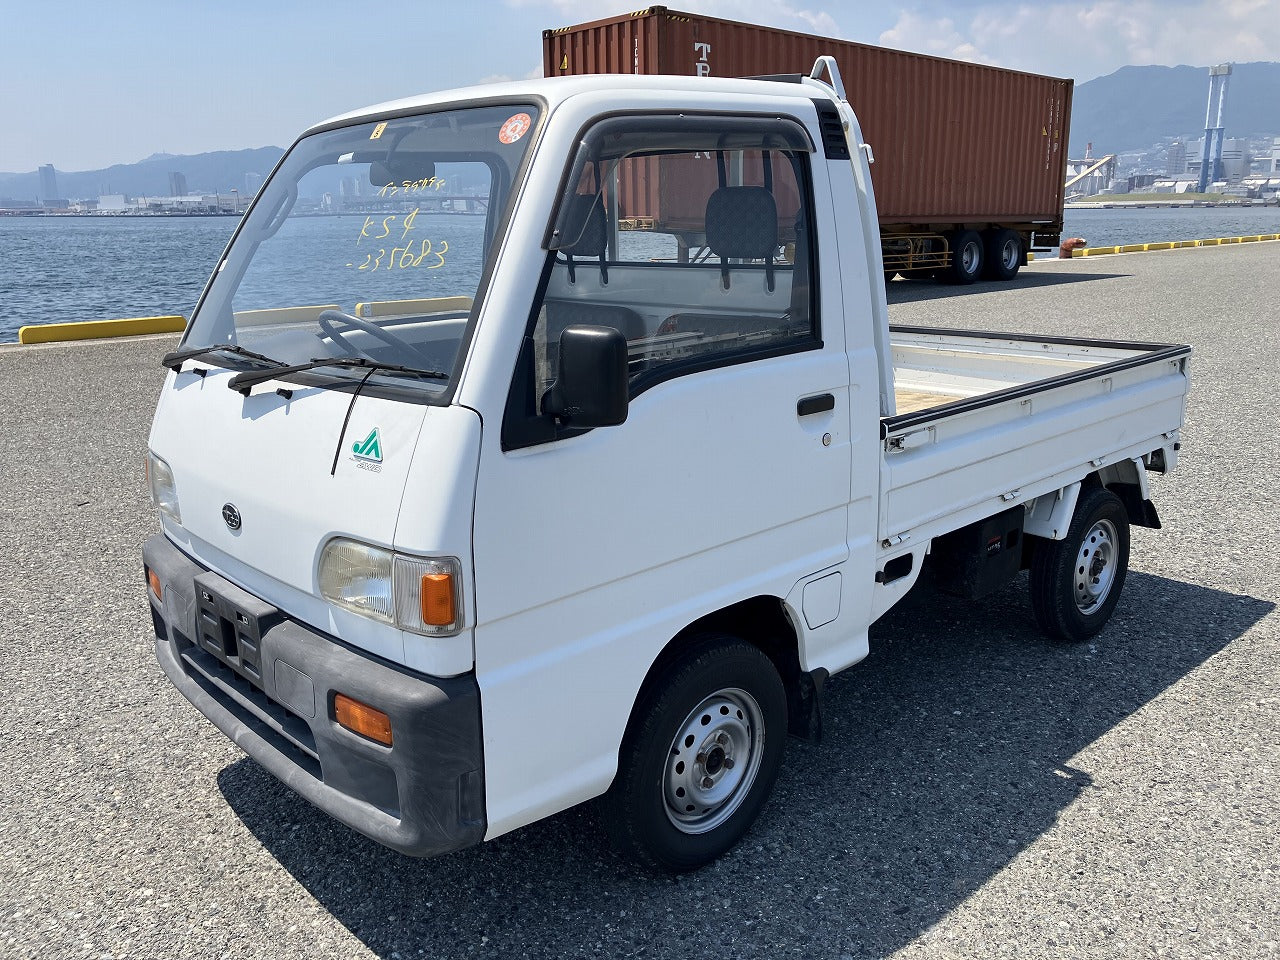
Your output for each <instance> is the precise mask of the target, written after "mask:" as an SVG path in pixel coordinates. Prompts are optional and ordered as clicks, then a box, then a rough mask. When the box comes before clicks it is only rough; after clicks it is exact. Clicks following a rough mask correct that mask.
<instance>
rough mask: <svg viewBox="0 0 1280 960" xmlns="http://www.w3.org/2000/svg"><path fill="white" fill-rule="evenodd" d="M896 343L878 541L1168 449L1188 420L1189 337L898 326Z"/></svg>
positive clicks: (950, 522) (993, 509)
mask: <svg viewBox="0 0 1280 960" xmlns="http://www.w3.org/2000/svg"><path fill="white" fill-rule="evenodd" d="M890 342H891V346H892V354H893V372H894V395H895V399H896V400H897V404H898V407H897V410H896V411H895V412H894V413H893V414H892V415H891V416H885V417H882V418H881V421H880V425H881V438H882V441H883V454H882V455H883V457H884V474H883V476H884V490H883V494H884V495H883V497H882V499H881V507H880V525H879V533H880V537H881V539H882V540H886V541H888V540H896V539H897V538H899V537H902V538H906V537H910V538H912V539H922V538H927V537H934V536H938V535H940V534H942V533H946V532H948V531H949V530H954V529H957V528H958V527H960V526H963V525H964V524H967V523H971V522H973V521H975V520H979V519H982V518H983V517H987V516H992V515H994V514H995V513H997V512H999V510H1001V509H1005V508H1007V507H1008V506H1011V505H1014V504H1016V503H1023V502H1027V501H1028V500H1030V499H1033V498H1035V497H1037V496H1040V495H1042V494H1045V493H1050V492H1052V491H1054V490H1056V489H1059V488H1061V487H1063V486H1065V485H1066V484H1069V483H1074V482H1075V481H1077V480H1080V479H1082V478H1083V477H1085V476H1087V475H1088V474H1089V473H1091V472H1093V471H1096V470H1098V469H1100V468H1102V467H1104V466H1107V465H1110V464H1115V463H1119V462H1120V461H1122V460H1128V459H1132V458H1135V457H1141V456H1144V455H1146V454H1148V453H1151V452H1152V451H1153V450H1156V449H1160V448H1164V447H1169V446H1171V445H1172V443H1173V439H1174V438H1175V437H1176V434H1177V431H1178V430H1180V428H1181V426H1182V423H1183V415H1184V407H1185V403H1186V394H1187V388H1188V372H1187V360H1188V358H1189V357H1190V354H1191V348H1190V347H1188V346H1181V345H1170V344H1152V343H1129V342H1121V341H1104V340H1080V339H1068V338H1063V337H1034V336H1020V335H1014V334H1006V333H988V332H982V331H957V330H940V329H932V328H927V327H899V326H893V327H891V328H890ZM994 476H998V477H1000V478H1001V483H1002V484H1003V487H1002V489H1000V490H993V489H992V487H991V478H992V477H994Z"/></svg>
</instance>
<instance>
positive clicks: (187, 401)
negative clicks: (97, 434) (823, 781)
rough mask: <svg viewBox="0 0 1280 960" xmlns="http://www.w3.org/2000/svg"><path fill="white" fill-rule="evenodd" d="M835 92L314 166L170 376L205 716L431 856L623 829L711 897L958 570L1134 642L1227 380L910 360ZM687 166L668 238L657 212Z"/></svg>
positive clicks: (1047, 620)
mask: <svg viewBox="0 0 1280 960" xmlns="http://www.w3.org/2000/svg"><path fill="white" fill-rule="evenodd" d="M826 69H827V70H828V71H830V74H831V75H830V77H829V79H830V81H831V82H823V81H820V80H818V79H816V78H812V77H810V78H801V77H797V78H793V80H792V81H791V82H784V81H749V80H718V79H710V78H701V79H689V78H677V77H608V78H594V77H593V78H566V79H559V80H549V81H539V82H530V83H522V84H516V85H508V86H494V87H485V88H482V89H476V90H470V91H454V92H449V93H444V94H440V95H436V96H431V97H424V98H419V99H413V100H405V101H397V102H394V103H390V104H384V105H381V106H379V107H375V108H371V109H369V110H366V111H360V112H358V113H354V114H350V115H347V116H344V117H339V118H337V119H335V120H332V121H329V122H327V123H325V124H321V125H319V126H317V127H315V128H313V129H312V130H309V131H308V132H307V133H306V134H304V135H303V136H302V137H301V138H300V139H299V140H298V141H297V143H295V144H294V145H293V147H292V148H291V149H290V150H289V151H288V153H287V154H286V156H285V157H284V159H283V160H282V161H281V163H280V165H279V166H278V167H277V169H276V171H275V172H274V173H273V174H272V176H271V178H270V179H269V180H268V182H267V183H266V184H265V185H264V187H263V189H262V191H261V192H260V194H259V196H258V197H257V198H256V200H255V202H254V205H253V207H252V209H251V210H250V211H249V213H248V214H247V215H246V217H245V218H244V221H243V222H242V223H241V225H240V227H239V229H238V230H237V231H236V234H235V236H234V237H233V239H232V241H231V243H230V245H229V246H228V248H227V251H226V252H225V254H224V255H223V257H222V258H221V260H220V261H219V263H218V265H217V268H216V270H215V272H214V275H213V277H212V279H211V280H210V282H209V285H208V287H207V288H206V289H205V291H204V294H203V295H202V297H201V300H200V302H199V304H198V307H197V309H196V311H195V314H194V316H193V318H192V321H191V324H190V326H189V328H188V330H187V331H186V334H185V336H184V339H183V341H182V344H181V345H180V347H179V349H178V350H177V351H174V352H173V353H171V354H169V355H168V356H167V357H166V358H165V366H166V367H168V368H169V372H168V374H167V376H166V380H165V385H164V389H163V391H162V394H161V397H160V401H159V403H158V406H157V411H156V417H155V421H154V425H153V428H152V432H151V437H150V455H149V477H150V484H151V487H152V491H153V496H154V498H155V502H156V504H157V507H158V510H159V514H160V522H161V528H162V529H161V532H160V533H159V534H157V535H156V536H155V537H153V538H152V539H151V540H149V541H148V543H147V544H146V547H145V550H144V560H145V564H146V573H147V579H148V584H149V596H150V602H151V608H152V614H153V620H154V626H155V632H156V649H157V655H158V657H159V659H160V662H161V664H162V666H163V668H164V670H165V672H166V674H167V675H168V676H169V678H170V679H171V680H172V681H173V682H174V684H175V685H176V686H177V687H178V689H179V690H180V691H181V692H182V693H183V694H184V695H185V696H186V697H187V698H188V699H189V700H191V701H192V702H193V703H194V704H195V705H196V706H197V707H198V708H199V709H200V710H201V711H202V712H203V713H204V714H205V715H206V716H207V717H209V719H210V720H212V721H213V723H214V724H215V725H217V726H218V727H219V728H220V729H221V730H223V731H224V732H225V733H227V734H228V735H229V736H231V737H232V738H233V739H234V740H235V741H236V742H237V743H238V744H240V746H241V747H243V748H244V749H245V751H246V752H247V753H249V755H250V756H252V757H254V758H255V759H256V760H257V761H258V762H260V763H262V764H263V765H264V766H266V767H267V769H269V770H270V771H271V772H272V773H274V774H275V775H276V776H278V777H280V778H281V779H282V780H283V781H284V782H285V783H287V784H288V785H290V786H291V787H292V788H294V789H295V790H297V791H298V792H299V793H301V794H302V795H303V796H305V797H307V798H308V799H309V800H311V801H312V802H313V803H315V804H316V805H317V806H319V807H320V808H321V809H324V810H326V811H328V812H329V813H331V814H333V815H334V816H336V817H337V818H338V819H340V820H342V821H343V822H345V823H347V824H349V825H351V826H353V827H354V828H356V829H357V830H360V831H361V832H363V833H365V834H367V835H368V836H371V837H373V838H374V839H376V840H378V841H379V842H381V843H384V844H386V845H388V846H390V847H393V848H395V849H398V850H401V851H403V852H406V853H409V854H414V855H434V854H439V853H443V852H447V851H449V850H453V849H457V848H459V847H463V846H466V845H469V844H473V843H477V842H480V841H482V840H485V839H490V838H493V837H496V836H499V835H501V834H503V833H506V832H508V831H510V830H512V829H515V828H517V827H520V826H522V825H524V824H527V823H530V822H533V821H535V820H537V819H540V818H542V817H545V816H548V815H551V814H553V813H555V812H557V811H560V810H563V809H565V808H567V807H569V806H572V805H574V804H577V803H580V802H582V801H586V800H589V799H592V798H595V797H603V798H604V800H603V810H604V811H605V813H604V822H605V825H606V827H607V829H608V830H609V832H610V833H611V834H612V836H613V837H614V839H615V840H616V841H617V842H618V843H619V845H620V846H621V847H622V849H623V850H625V851H627V852H628V853H630V854H631V855H633V856H634V857H635V858H636V859H639V860H640V861H642V862H645V863H649V864H652V865H655V866H659V867H662V868H666V869H673V870H683V869H691V868H694V867H697V866H700V865H701V864H704V863H706V862H708V861H709V860H711V859H714V858H715V857H716V856H718V855H719V854H720V853H722V852H723V851H725V850H727V849H728V848H729V847H731V846H732V845H733V844H734V843H736V842H737V840H738V839H739V838H740V837H741V836H742V834H743V833H744V832H745V831H746V830H747V829H748V828H749V827H750V825H751V823H752V822H753V821H754V819H755V818H756V816H757V814H758V813H759V811H760V810H761V808H762V807H763V805H764V803H765V800H766V798H767V796H768V793H769V790H770V788H771V786H772V783H773V779H774V777H775V776H776V774H777V770H778V767H779V763H780V759H781V754H782V749H783V743H784V741H785V738H786V736H787V734H788V733H792V734H799V735H808V736H812V735H814V734H815V733H816V732H817V731H818V729H819V728H820V710H819V703H820V693H821V687H822V684H823V682H824V680H825V678H826V677H827V676H829V675H830V674H832V673H834V672H836V671H838V670H842V669H844V668H846V667H848V666H851V665H852V664H854V663H856V662H857V661H859V660H860V659H862V658H863V657H865V656H866V655H867V652H868V641H867V636H868V627H869V625H870V624H871V623H872V622H873V621H874V620H875V619H876V617H878V616H879V615H881V614H882V613H883V612H884V611H885V610H887V609H888V608H889V607H890V606H892V605H893V603H895V602H896V601H897V600H898V599H900V598H901V597H902V596H903V595H904V594H905V593H906V592H907V590H908V589H910V587H911V585H912V584H913V583H914V582H915V580H916V578H917V577H918V576H919V573H920V570H921V567H922V565H923V562H924V560H925V557H926V555H927V554H928V553H929V552H930V551H931V548H933V547H935V546H946V547H948V549H952V553H951V554H948V556H952V555H954V557H955V560H954V564H953V565H954V566H956V567H957V569H960V568H964V569H968V568H967V567H965V564H969V565H970V566H972V567H973V569H975V570H976V571H977V574H976V576H977V579H978V582H985V581H984V580H983V578H984V577H986V578H987V579H988V580H989V579H992V578H991V576H990V574H989V571H990V570H993V569H996V567H995V566H993V565H991V564H989V563H988V562H987V560H988V555H984V554H983V551H989V550H990V547H989V545H987V544H985V543H984V544H983V545H982V548H981V550H977V551H969V550H967V549H966V548H965V545H966V544H968V543H969V541H970V540H971V539H972V538H973V537H974V536H978V535H979V534H982V533H983V531H984V530H986V529H987V527H990V524H991V522H992V520H993V518H999V519H998V522H997V523H996V527H998V528H999V529H998V530H997V532H996V533H994V534H988V539H989V537H990V536H995V537H997V539H1000V544H1001V545H1000V549H999V550H997V551H996V552H997V553H1002V552H1003V553H1004V556H1003V557H1001V563H1000V565H999V570H1000V571H1002V573H1003V574H1004V575H1009V576H1011V575H1013V574H1014V573H1016V572H1017V571H1018V569H1020V568H1021V567H1022V566H1023V560H1027V562H1028V563H1030V562H1031V559H1032V554H1033V553H1035V554H1036V556H1038V557H1039V559H1038V560H1037V561H1036V562H1038V563H1039V565H1040V567H1042V568H1045V569H1044V570H1042V571H1041V573H1040V574H1039V575H1038V576H1039V579H1038V580H1037V579H1036V577H1037V574H1036V567H1035V566H1034V564H1033V565H1032V570H1033V573H1032V579H1033V589H1039V590H1040V592H1041V594H1043V597H1042V600H1041V601H1040V602H1038V605H1037V616H1038V617H1040V619H1041V622H1042V625H1043V626H1045V627H1046V629H1048V630H1050V632H1051V633H1052V632H1055V631H1056V632H1057V633H1058V634H1059V635H1062V636H1063V637H1065V638H1067V639H1071V638H1076V639H1078V638H1079V637H1080V636H1083V635H1092V633H1096V632H1097V631H1098V630H1100V629H1102V627H1103V626H1104V625H1105V622H1106V619H1107V617H1109V615H1110V612H1111V609H1112V608H1113V607H1114V604H1115V603H1116V602H1117V601H1118V599H1119V595H1120V588H1121V587H1122V585H1123V571H1124V566H1125V565H1126V563H1127V555H1128V535H1127V527H1128V523H1129V522H1131V521H1132V522H1148V523H1152V522H1154V523H1158V520H1154V516H1155V514H1154V507H1151V505H1150V500H1149V497H1148V488H1147V484H1146V472H1147V469H1148V468H1153V469H1161V470H1164V469H1171V468H1172V466H1173V464H1174V463H1175V462H1176V453H1175V450H1176V449H1177V442H1176V441H1177V439H1178V431H1179V429H1180V427H1181V422H1182V420H1181V417H1182V404H1183V403H1184V400H1185V393H1186V382H1187V381H1186V373H1185V368H1186V357H1187V355H1188V354H1189V350H1188V349H1187V348H1185V347H1163V346H1160V345H1135V344H1098V343H1094V342H1086V341H1070V342H1064V343H1062V344H1056V345H1053V344H1050V347H1049V348H1048V349H1047V348H1046V341H1043V340H1035V341H1033V340H1032V339H1031V338H1024V339H1023V340H1022V341H1019V340H1017V338H1012V339H1010V338H999V337H996V336H995V335H987V334H965V335H954V336H952V335H945V334H942V333H937V332H923V333H922V332H918V331H917V332H911V331H906V332H903V333H901V334H899V335H895V334H894V333H893V332H891V330H890V328H889V325H888V318H887V309H886V305H885V294H884V285H883V279H882V277H883V265H882V262H881V260H880V244H879V238H878V232H877V227H876V223H877V220H876V213H875V201H874V196H873V194H872V191H871V188H870V175H869V168H868V166H867V152H866V151H863V150H861V149H860V143H861V141H860V134H859V131H858V126H857V121H856V117H855V116H854V114H853V111H852V109H851V108H850V107H849V105H848V104H847V103H845V102H844V100H843V96H842V92H841V90H840V88H839V78H838V74H837V73H835V71H834V65H827V67H826ZM817 72H819V71H817V70H815V73H817ZM658 169H661V172H662V176H661V178H660V181H659V182H660V184H661V189H662V190H664V191H667V195H666V196H664V199H663V209H664V211H665V212H666V217H667V220H668V221H669V222H671V223H675V224H677V225H678V229H675V228H673V229H671V230H670V232H658V231H654V230H646V229H644V225H643V224H639V225H637V223H636V221H635V218H633V217H628V216H627V211H628V208H629V206H631V205H632V204H634V203H635V198H636V191H641V190H644V189H646V183H647V178H648V177H650V176H652V175H653V174H654V171H656V170H658ZM623 223H625V224H627V225H629V226H631V227H632V229H628V230H623V229H620V228H619V225H620V224H623ZM1047 353H1048V354H1052V355H1051V356H1046V354H1047ZM921 355H926V359H925V360H923V361H921V360H920V359H919V357H920V356H921ZM913 357H914V358H916V359H915V360H913V359H912V358H913ZM908 371H909V372H908ZM1104 379H1105V380H1106V381H1107V383H1108V387H1107V389H1106V390H1105V391H1101V390H1098V389H1096V385H1097V384H1098V383H1100V382H1101V381H1102V380H1104ZM904 385H905V386H904ZM1020 391H1021V392H1023V393H1021V394H1020ZM1026 391H1030V392H1029V393H1026ZM1029 396H1033V397H1034V398H1035V399H1034V403H1031V402H1030V401H1027V402H1024V401H1026V398H1027V397H1029ZM922 397H923V398H924V399H921V398H922ZM900 405H904V408H903V409H900ZM906 406H910V409H906V408H905V407H906ZM1033 409H1034V410H1035V411H1037V412H1041V411H1043V416H1042V417H1041V418H1040V419H1039V420H1036V423H1035V429H1034V430H1032V431H1031V433H1028V432H1027V431H1028V428H1029V422H1030V418H1028V413H1029V412H1030V411H1031V410H1033ZM1082 414H1083V419H1082ZM1016 418H1021V419H1016ZM1015 419H1016V422H1015ZM1019 431H1021V432H1019ZM1005 434H1007V435H1008V436H1009V438H1010V439H1009V440H1008V441H1007V442H1006V441H1003V440H1001V439H1000V437H1002V436H1004V435H1005ZM1051 448H1052V449H1054V450H1057V451H1059V453H1058V454H1054V455H1053V456H1049V455H1048V454H1047V453H1045V455H1043V456H1042V455H1040V453H1039V451H1048V450H1049V449H1051ZM1028 450H1031V451H1033V453H1032V454H1028V453H1027V451H1028ZM1085 454H1088V456H1085ZM992 464H995V465H996V468H995V470H994V471H993V468H992ZM1005 465H1007V469H1005ZM1002 472H1003V473H1004V474H1006V475H1001V474H1002ZM1098 491H1101V493H1099V492H1098ZM1104 495H1105V496H1104ZM1108 498H1109V499H1108ZM1104 501H1105V502H1104ZM1113 501H1114V503H1113ZM1116 503H1119V504H1120V507H1119V508H1118V509H1117V507H1116V505H1115V504H1116ZM1082 505H1083V506H1084V507H1086V508H1087V509H1086V510H1085V513H1084V514H1082V515H1077V508H1078V507H1080V506H1082ZM1100 505H1101V506H1100ZM1148 508H1149V512H1148ZM1100 509H1101V510H1102V513H1101V514H1099V519H1097V520H1096V521H1095V520H1093V519H1091V516H1092V515H1091V514H1089V511H1090V510H1092V511H1093V512H1094V513H1097V512H1098V511H1099V510H1100ZM1086 521H1088V522H1086ZM983 524H987V527H984V526H983ZM1082 524H1083V525H1084V526H1083V530H1079V529H1077V528H1078V527H1081V525H1082ZM993 529H994V528H993ZM975 531H976V532H975ZM1098 531H1102V532H1103V533H1104V534H1107V536H1109V538H1110V540H1109V543H1105V544H1103V545H1102V547H1099V548H1097V549H1093V548H1089V549H1090V550H1091V552H1090V554H1089V557H1088V563H1087V566H1088V567H1089V570H1090V576H1089V577H1088V578H1087V580H1089V581H1095V580H1096V582H1090V583H1086V584H1084V585H1083V586H1082V585H1081V583H1080V582H1075V585H1074V586H1073V585H1072V583H1073V581H1072V577H1071V574H1070V571H1069V570H1068V568H1069V567H1072V566H1073V565H1074V563H1075V561H1076V560H1077V559H1078V558H1079V554H1080V551H1081V550H1083V549H1086V548H1085V547H1084V546H1082V543H1083V541H1084V540H1087V539H1088V537H1089V536H1092V535H1094V534H1095V533H1097V532H1098ZM1007 537H1012V541H1013V542H1010V543H1007V544H1006V543H1005V540H1004V539H1002V538H1007ZM1082 538H1083V539H1082ZM1077 540H1080V541H1081V542H1080V543H1077ZM1024 541H1042V542H1043V544H1045V545H1046V546H1044V547H1043V549H1037V550H1035V551H1032V550H1026V551H1025V552H1024ZM970 554H975V556H974V557H971V556H970ZM1010 557H1014V559H1013V560H1012V562H1011V563H1010V562H1009V558H1010ZM1045 557H1048V558H1049V559H1044V558H1045ZM1055 564H1056V566H1055ZM1099 564H1100V565H1099ZM1058 567H1061V568H1062V569H1061V571H1058ZM1049 568H1052V569H1049ZM1095 568H1096V569H1095ZM1095 573H1096V574H1097V576H1096V577H1095V576H1094V574H1095ZM962 579H963V578H962ZM1077 580H1078V578H1077ZM966 582H967V581H966ZM1037 584H1038V585H1039V586H1038V588H1037ZM1099 585H1101V586H1099ZM1086 588H1087V589H1086ZM1073 590H1074V591H1075V592H1074V593H1073V592H1072V591H1073ZM1082 591H1083V592H1082ZM1090 591H1092V593H1090ZM1073 603H1074V606H1073V605H1072V604H1073ZM1051 608H1052V609H1051ZM1054 610H1056V611H1057V612H1056V613H1054V612H1053V611H1054Z"/></svg>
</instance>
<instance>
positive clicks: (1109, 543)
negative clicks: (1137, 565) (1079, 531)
mask: <svg viewBox="0 0 1280 960" xmlns="http://www.w3.org/2000/svg"><path fill="white" fill-rule="evenodd" d="M1117 543H1118V538H1117V535H1116V526H1115V524H1114V523H1112V522H1111V521H1110V520H1099V521H1098V522H1097V523H1095V524H1094V525H1093V526H1092V527H1090V528H1089V532H1088V533H1086V534H1085V536H1084V540H1082V541H1081V543H1080V550H1079V551H1078V552H1077V553H1076V563H1075V568H1074V569H1073V570H1072V578H1071V579H1072V584H1073V590H1074V594H1075V601H1076V609H1077V610H1079V611H1080V612H1081V613H1085V614H1090V613H1094V612H1095V611H1096V610H1097V609H1098V608H1099V607H1101V606H1102V605H1103V604H1104V603H1106V602H1107V597H1108V596H1110V595H1111V588H1112V587H1114V586H1115V582H1116V569H1117V562H1116V560H1117V550H1118V548H1117Z"/></svg>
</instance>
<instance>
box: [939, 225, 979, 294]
mask: <svg viewBox="0 0 1280 960" xmlns="http://www.w3.org/2000/svg"><path fill="white" fill-rule="evenodd" d="M947 239H948V241H949V242H950V244H951V262H950V264H949V265H948V266H947V269H946V272H945V273H944V274H943V279H945V280H946V281H947V283H973V282H974V281H975V280H977V279H978V277H980V276H982V263H983V248H982V237H981V236H979V234H978V231H977V230H956V231H954V232H953V233H952V234H951V235H950V236H948V238H947Z"/></svg>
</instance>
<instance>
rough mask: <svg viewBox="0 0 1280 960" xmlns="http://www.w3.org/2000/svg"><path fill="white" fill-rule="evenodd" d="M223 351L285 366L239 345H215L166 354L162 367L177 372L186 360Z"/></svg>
mask: <svg viewBox="0 0 1280 960" xmlns="http://www.w3.org/2000/svg"><path fill="white" fill-rule="evenodd" d="M219 350H222V351H224V352H226V353H234V354H236V355H237V356H240V357H244V358H246V359H248V360H258V361H260V362H261V363H269V364H271V365H272V366H275V367H282V366H284V364H283V363H282V362H281V361H279V360H276V359H274V358H273V357H268V356H265V355H264V354H261V353H254V352H253V351H252V350H246V349H245V348H244V347H242V346H240V344H238V343H214V344H210V345H209V346H207V347H192V348H191V349H190V350H174V351H173V352H172V353H166V354H165V355H164V357H163V359H161V361H160V365H161V366H162V367H168V368H169V369H170V370H177V369H178V368H179V367H181V366H182V363H183V361H184V360H191V359H193V358H194V357H203V356H204V355H205V354H206V353H217V352H218V351H219Z"/></svg>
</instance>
